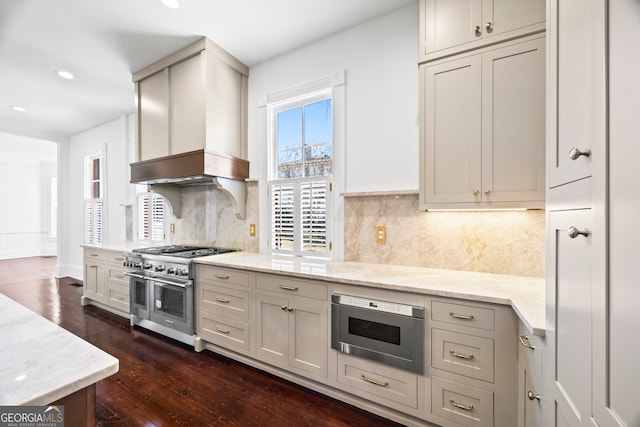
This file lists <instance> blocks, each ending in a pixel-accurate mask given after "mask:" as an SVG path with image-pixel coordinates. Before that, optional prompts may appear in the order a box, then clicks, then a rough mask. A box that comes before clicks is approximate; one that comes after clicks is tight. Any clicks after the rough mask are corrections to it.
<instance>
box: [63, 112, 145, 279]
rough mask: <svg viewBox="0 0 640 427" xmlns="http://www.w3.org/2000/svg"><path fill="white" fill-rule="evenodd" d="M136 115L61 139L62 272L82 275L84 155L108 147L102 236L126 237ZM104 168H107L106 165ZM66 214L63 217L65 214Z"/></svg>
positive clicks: (117, 239) (111, 238) (110, 239)
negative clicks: (126, 215)
mask: <svg viewBox="0 0 640 427" xmlns="http://www.w3.org/2000/svg"><path fill="white" fill-rule="evenodd" d="M132 126H134V124H133V115H127V116H124V115H123V116H121V117H120V118H118V119H116V120H114V121H112V122H109V123H105V124H103V125H101V126H98V127H96V128H94V129H90V130H88V131H85V132H82V133H79V134H77V135H74V136H72V137H71V138H69V140H68V141H65V142H61V144H60V145H61V155H60V183H59V190H60V193H62V194H64V196H63V197H61V198H60V207H59V215H60V218H61V220H60V230H59V236H60V237H59V239H60V245H59V246H60V253H59V259H58V272H57V275H58V276H59V277H60V276H70V277H75V278H78V279H80V278H82V246H81V245H82V244H84V159H85V156H86V155H88V154H92V153H95V152H98V151H101V150H105V152H106V157H105V160H104V162H105V164H104V166H103V167H106V175H105V178H106V181H105V188H104V193H105V206H106V211H105V213H104V229H103V233H104V234H103V238H104V241H105V242H124V241H125V240H126V217H125V206H127V205H130V204H131V203H132V202H131V198H132V197H133V190H132V189H131V187H132V186H131V184H129V176H130V175H129V174H130V172H129V163H130V162H129V155H130V151H131V150H130V142H131V135H132V131H131V127H132ZM103 170H104V169H103ZM63 217H64V220H62V218H63Z"/></svg>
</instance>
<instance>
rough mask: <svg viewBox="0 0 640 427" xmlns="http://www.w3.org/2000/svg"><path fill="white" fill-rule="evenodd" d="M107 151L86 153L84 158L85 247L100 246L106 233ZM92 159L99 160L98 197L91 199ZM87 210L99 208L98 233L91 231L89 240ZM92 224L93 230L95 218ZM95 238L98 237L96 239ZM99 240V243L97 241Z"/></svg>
mask: <svg viewBox="0 0 640 427" xmlns="http://www.w3.org/2000/svg"><path fill="white" fill-rule="evenodd" d="M106 158H107V150H106V147H105V148H104V149H103V150H100V151H96V152H93V153H87V154H85V156H84V183H83V184H84V189H83V190H84V216H83V219H84V240H85V244H87V245H101V244H102V243H103V242H104V241H105V239H106V232H107V226H106V225H107V218H106V217H107V203H106V202H107V197H106V193H107V178H106V172H107V163H106ZM94 159H100V180H99V182H100V197H96V198H94V197H91V196H92V195H93V193H92V188H93V185H92V184H93V182H94V181H95V180H94V179H93V178H92V175H91V168H92V164H93V160H94ZM89 208H91V209H93V212H94V213H95V209H96V208H99V211H100V212H99V213H100V231H99V232H98V233H96V232H95V231H93V232H92V233H91V234H92V237H91V239H89V238H88V237H89V230H88V227H89V223H88V213H89ZM91 222H92V224H94V228H95V216H94V218H92V220H91ZM96 237H99V238H98V239H96ZM97 240H99V241H97Z"/></svg>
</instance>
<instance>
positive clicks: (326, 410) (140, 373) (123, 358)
mask: <svg viewBox="0 0 640 427" xmlns="http://www.w3.org/2000/svg"><path fill="white" fill-rule="evenodd" d="M55 264H56V258H52V257H50V258H21V259H15V260H2V261H0V293H3V294H5V295H7V296H8V297H10V298H12V299H14V300H15V301H17V302H19V303H21V304H22V305H24V306H26V307H28V308H30V309H31V310H33V311H34V312H36V313H38V314H40V315H42V316H43V317H45V318H47V319H49V320H51V321H52V322H55V323H57V324H58V325H60V326H62V327H63V328H65V329H67V330H69V331H70V332H72V333H74V334H76V335H78V336H80V337H81V338H83V339H85V340H86V341H88V342H90V343H92V344H93V345H95V346H97V347H100V348H101V349H103V350H104V351H106V352H108V353H110V354H112V355H113V356H115V357H117V358H118V359H119V360H120V371H119V372H118V373H117V374H115V375H113V376H111V377H109V378H106V379H104V380H102V381H100V382H98V384H97V386H96V407H97V409H96V411H97V414H96V417H97V422H98V425H99V426H146V427H151V426H372V427H375V426H398V424H396V423H393V422H391V421H389V420H385V419H383V418H380V417H377V416H375V415H372V414H369V413H367V412H364V411H361V410H359V409H358V408H355V407H353V406H350V405H347V404H345V403H342V402H339V401H337V400H334V399H331V398H329V397H326V396H323V395H320V394H318V393H316V392H313V391H311V390H308V389H305V388H303V387H300V386H298V385H295V384H292V383H290V382H287V381H284V380H281V379H279V378H276V377H274V376H272V375H269V374H266V373H263V372H261V371H259V370H256V369H253V368H251V367H248V366H246V365H243V364H241V363H238V362H235V361H233V360H231V359H228V358H226V357H223V356H220V355H217V354H215V353H212V352H210V351H204V352H202V353H196V352H195V351H193V349H192V348H189V347H188V346H186V345H182V344H180V343H177V342H175V341H172V340H169V339H166V338H164V337H161V336H158V335H156V334H153V333H151V332H147V331H145V330H143V329H139V328H137V327H136V328H132V327H131V326H129V323H128V322H127V320H126V319H124V318H122V317H119V316H116V315H114V314H111V313H109V312H107V311H104V310H101V309H99V308H96V307H93V306H86V307H82V306H81V305H80V297H81V295H82V287H81V286H79V285H78V284H77V283H76V284H73V281H72V280H69V279H54V278H53V277H54V275H55ZM1 315H2V314H1V313H0V316H1ZM68 363H73V360H69V362H68Z"/></svg>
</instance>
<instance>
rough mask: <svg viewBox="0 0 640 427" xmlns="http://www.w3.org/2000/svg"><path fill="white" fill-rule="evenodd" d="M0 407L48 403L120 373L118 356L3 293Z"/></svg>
mask: <svg viewBox="0 0 640 427" xmlns="http://www.w3.org/2000/svg"><path fill="white" fill-rule="evenodd" d="M0 313H2V314H1V315H0V338H1V339H2V345H3V349H2V351H0V405H2V406H5V405H7V406H15V405H46V404H49V403H52V402H55V401H56V400H58V399H61V398H63V397H65V396H68V395H70V394H71V393H74V392H76V391H78V390H81V389H83V388H85V387H87V386H89V385H91V384H94V383H96V382H98V381H100V380H102V379H104V378H106V377H108V376H110V375H113V374H115V373H116V372H118V368H119V362H118V359H116V358H115V357H113V356H111V355H110V354H108V353H105V352H104V351H102V350H100V349H99V348H98V347H95V346H93V345H92V344H90V343H88V342H86V341H84V340H83V339H81V338H79V337H77V336H76V335H74V334H72V333H71V332H69V331H67V330H65V329H63V328H61V327H60V326H58V325H56V324H55V323H52V322H50V321H48V320H47V319H45V318H44V317H41V316H40V315H38V314H36V313H34V312H33V311H31V310H29V309H27V308H26V307H24V306H22V305H20V304H18V303H17V302H15V301H14V300H12V299H10V298H8V297H7V296H5V295H2V294H0Z"/></svg>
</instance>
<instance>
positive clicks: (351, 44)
mask: <svg viewBox="0 0 640 427" xmlns="http://www.w3.org/2000/svg"><path fill="white" fill-rule="evenodd" d="M417 63H418V5H417V3H416V4H415V5H411V6H409V7H407V8H404V9H400V10H398V11H396V12H393V13H391V14H389V15H386V16H383V17H382V18H379V19H376V20H374V21H370V22H368V23H365V24H363V25H360V26H357V27H353V28H351V29H349V30H346V31H344V32H341V33H338V34H335V35H333V36H330V37H328V38H326V39H323V40H320V41H318V42H315V43H313V44H310V45H308V46H305V47H303V48H301V49H297V50H295V51H293V52H290V53H288V54H286V55H283V56H280V57H278V58H275V59H272V60H269V61H266V62H263V63H261V64H258V65H256V66H254V67H252V68H251V70H250V76H249V129H248V132H249V133H248V135H249V160H250V167H251V172H250V173H251V176H252V177H255V178H262V179H264V178H265V177H266V172H265V168H266V165H267V163H266V157H265V156H266V153H267V151H266V149H265V146H266V139H265V138H266V127H265V126H266V125H265V123H264V118H263V117H264V116H263V115H261V114H260V113H259V107H258V106H259V104H260V98H261V97H263V96H264V95H266V94H267V93H270V92H274V91H279V90H283V89H287V88H290V87H293V86H297V85H300V84H304V83H307V82H311V81H314V80H317V79H319V78H323V77H325V76H329V75H331V74H333V73H334V72H336V71H342V70H344V71H345V73H346V86H345V89H346V96H345V100H346V135H345V139H346V140H345V152H346V159H345V165H346V177H345V188H344V191H347V192H360V191H391V190H413V189H417V188H418V180H419V176H418V65H417Z"/></svg>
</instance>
